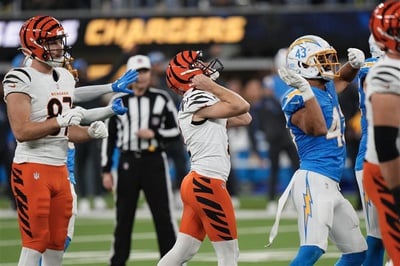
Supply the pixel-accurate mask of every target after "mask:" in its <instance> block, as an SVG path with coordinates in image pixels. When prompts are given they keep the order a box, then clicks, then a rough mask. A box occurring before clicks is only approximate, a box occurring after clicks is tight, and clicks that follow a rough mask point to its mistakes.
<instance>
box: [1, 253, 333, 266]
mask: <svg viewBox="0 0 400 266" xmlns="http://www.w3.org/2000/svg"><path fill="white" fill-rule="evenodd" d="M296 253H297V249H268V250H267V249H262V250H251V251H240V255H239V262H268V261H289V260H291V259H292V258H293V257H294V256H295V255H296ZM158 256H159V254H158V252H154V251H135V250H131V255H130V258H129V261H144V260H146V261H148V260H151V261H153V260H154V258H157V257H158ZM339 256H340V253H339V252H335V251H330V252H328V253H326V254H324V255H323V257H322V258H338V257H339ZM108 260H109V250H108V251H105V250H100V251H81V252H79V251H78V252H66V253H65V255H64V260H63V265H75V264H77V263H79V264H93V263H104V262H106V261H108ZM192 261H201V262H215V261H216V257H215V253H213V252H207V253H198V254H196V255H195V256H194V257H193V259H192ZM1 266H15V263H2V264H1Z"/></svg>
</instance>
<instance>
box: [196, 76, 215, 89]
mask: <svg viewBox="0 0 400 266" xmlns="http://www.w3.org/2000/svg"><path fill="white" fill-rule="evenodd" d="M191 81H192V87H193V88H197V89H201V90H207V89H209V88H210V87H211V86H212V84H213V83H214V81H213V80H212V79H211V78H209V77H207V76H206V75H204V74H198V75H195V76H194V77H193V78H192V80H191Z"/></svg>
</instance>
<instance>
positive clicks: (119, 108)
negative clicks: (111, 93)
mask: <svg viewBox="0 0 400 266" xmlns="http://www.w3.org/2000/svg"><path fill="white" fill-rule="evenodd" d="M111 109H112V111H113V112H114V114H116V115H123V114H125V113H126V112H128V108H126V107H125V106H124V104H123V103H122V99H121V98H117V99H115V100H114V101H113V102H112V105H111Z"/></svg>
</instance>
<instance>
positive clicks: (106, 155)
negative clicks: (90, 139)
mask: <svg viewBox="0 0 400 266" xmlns="http://www.w3.org/2000/svg"><path fill="white" fill-rule="evenodd" d="M106 125H107V128H108V137H107V138H105V139H103V144H102V148H101V153H102V160H101V166H102V171H103V173H108V172H111V167H112V165H113V160H112V159H113V153H114V149H115V148H116V142H117V118H116V117H115V116H113V117H110V118H109V119H108V120H106Z"/></svg>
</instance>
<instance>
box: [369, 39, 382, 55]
mask: <svg viewBox="0 0 400 266" xmlns="http://www.w3.org/2000/svg"><path fill="white" fill-rule="evenodd" d="M368 44H369V52H370V53H371V56H372V57H374V58H379V57H381V56H382V55H383V54H384V53H385V52H384V51H382V49H381V48H379V46H378V44H377V43H376V41H375V38H374V36H373V35H372V34H371V35H369V38H368Z"/></svg>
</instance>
